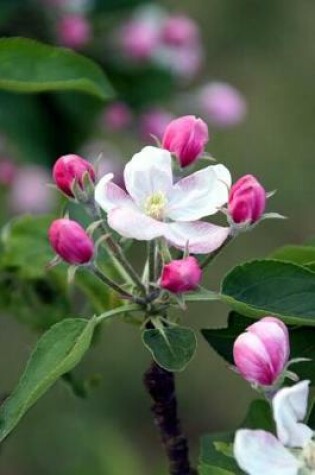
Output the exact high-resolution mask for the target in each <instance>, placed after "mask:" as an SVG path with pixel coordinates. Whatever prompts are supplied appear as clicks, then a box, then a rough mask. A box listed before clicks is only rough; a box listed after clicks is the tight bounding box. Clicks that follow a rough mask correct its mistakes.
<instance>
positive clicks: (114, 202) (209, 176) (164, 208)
mask: <svg viewBox="0 0 315 475" xmlns="http://www.w3.org/2000/svg"><path fill="white" fill-rule="evenodd" d="M174 41H175V39H174ZM116 112H117V111H116ZM208 140H209V132H208V127H207V125H206V123H205V122H204V121H203V120H202V119H200V118H197V117H195V116H193V115H188V116H183V117H179V118H176V119H173V120H171V121H170V122H169V123H168V124H167V126H166V128H165V131H164V133H163V136H162V141H161V145H160V147H153V146H148V147H144V148H143V149H142V150H141V151H140V152H139V153H136V154H135V155H134V156H133V157H132V159H131V160H130V161H129V162H128V163H127V164H126V166H125V170H124V183H123V186H119V184H118V182H117V179H116V180H115V181H114V180H113V178H114V175H113V173H111V170H106V171H107V173H106V174H105V175H104V176H102V177H101V178H100V179H98V178H96V173H95V170H94V168H93V166H92V165H91V163H90V162H89V161H87V160H86V159H84V158H82V157H80V156H78V155H74V154H69V155H64V156H62V157H60V158H59V159H58V160H57V161H56V163H55V165H54V167H53V178H54V182H55V184H56V186H57V188H58V189H59V190H60V191H62V193H63V194H65V195H66V197H67V198H69V199H71V200H75V201H76V202H77V203H79V204H81V205H82V206H83V207H84V208H85V210H86V211H87V213H88V214H89V215H90V216H92V218H93V220H94V222H93V223H92V224H91V226H90V227H89V229H90V230H93V231H92V232H93V233H94V231H95V230H96V229H97V230H98V233H99V231H100V229H101V230H102V231H101V232H102V234H103V236H100V240H101V241H102V239H103V237H104V238H105V246H107V244H108V243H109V248H108V249H107V250H108V252H109V255H110V256H111V257H114V262H116V263H117V261H118V263H119V265H120V266H119V269H120V271H121V268H123V269H124V273H123V276H124V277H125V276H126V273H127V274H128V275H129V279H131V281H132V282H133V283H134V286H135V287H132V288H131V289H130V291H131V292H132V291H133V290H134V289H135V288H136V289H137V290H136V294H135V295H133V294H132V293H129V291H126V288H128V285H130V280H129V284H128V285H127V287H126V285H125V286H122V287H119V285H117V284H116V283H113V282H111V281H110V280H109V278H108V276H104V275H103V274H102V272H101V271H100V270H99V269H98V268H97V267H95V266H96V262H97V249H98V245H94V241H93V239H92V238H91V237H90V235H89V232H87V231H85V230H84V229H83V228H82V226H81V225H80V224H79V223H77V222H75V221H72V220H71V219H68V218H62V219H58V220H56V221H54V222H53V223H52V225H51V228H50V230H49V239H50V243H51V246H52V248H53V249H54V251H55V252H56V254H57V255H58V256H59V258H61V259H62V260H64V261H66V262H67V263H69V264H72V265H75V266H78V265H86V267H87V268H88V269H89V270H92V271H93V272H94V273H96V275H97V277H100V276H101V277H100V278H101V279H102V280H103V281H104V282H106V283H107V284H108V283H109V285H110V286H111V287H112V288H114V289H115V290H116V291H118V292H119V293H120V295H121V296H122V298H131V299H134V301H136V302H139V299H140V301H141V302H147V301H149V302H150V304H151V303H152V298H158V297H156V296H158V295H159V294H160V293H161V294H163V295H165V291H167V292H169V295H171V294H182V293H185V292H193V291H194V290H196V289H197V288H198V287H199V285H200V283H201V279H202V269H203V268H204V267H205V265H207V264H208V263H209V262H210V261H211V259H212V256H213V255H215V254H216V253H217V252H219V251H220V250H221V249H222V248H223V247H224V246H225V244H226V243H227V242H228V241H229V239H230V238H231V237H233V236H234V235H236V233H235V227H244V228H246V229H247V227H248V226H252V225H253V224H255V223H257V222H258V221H259V220H260V219H261V217H262V214H263V212H264V209H265V205H266V192H265V190H264V188H263V187H262V186H261V185H260V184H259V183H258V181H257V180H256V179H255V178H254V177H252V176H251V175H247V176H245V177H243V178H241V179H240V180H238V181H237V182H236V183H235V184H234V185H232V178H231V175H230V172H229V170H228V169H227V168H226V167H225V166H223V165H221V164H215V165H209V166H206V167H204V168H202V169H200V170H199V171H197V172H194V173H192V174H190V175H188V176H184V177H182V178H180V179H179V180H178V179H176V180H175V179H174V178H175V177H174V176H173V164H174V160H175V162H177V165H178V166H177V171H178V170H180V173H184V172H185V169H186V167H188V166H189V167H192V166H193V165H194V164H196V163H197V162H198V160H200V159H201V158H202V156H203V155H204V154H205V146H206V144H207V142H208ZM173 159H174V160H173ZM224 206H226V207H227V208H224ZM224 209H226V213H227V214H228V226H218V225H215V224H212V223H209V222H207V221H202V220H201V218H203V217H207V216H211V215H213V214H215V213H217V212H218V211H220V210H224ZM101 211H104V212H105V213H106V217H104V215H102V212H101ZM113 231H115V232H116V233H118V234H119V235H120V236H122V237H123V238H124V239H135V240H141V241H152V242H153V243H154V246H157V247H155V248H154V249H155V251H154V252H153V254H152V252H151V254H150V252H149V253H148V260H147V266H149V267H150V265H151V264H152V259H153V260H156V262H155V264H154V265H153V267H152V268H150V270H149V271H148V272H144V273H143V276H144V277H143V279H144V280H141V279H140V277H139V276H138V273H137V272H136V271H135V270H134V269H132V267H131V265H130V263H129V262H128V260H127V258H126V256H124V252H123V249H122V248H121V247H120V244H119V242H117V241H116V240H115V237H114V235H113ZM97 242H99V241H97ZM106 243H107V244H106ZM162 243H164V244H162ZM159 246H161V248H159ZM163 246H164V247H163ZM171 248H177V249H178V250H180V251H182V252H183V257H182V258H181V259H178V258H176V259H175V258H173V257H172V253H171ZM158 249H159V250H158ZM194 254H197V255H198V254H199V255H202V254H204V255H205V254H207V255H208V256H207V257H206V258H205V259H204V260H203V261H201V260H200V258H199V259H198V258H197V257H195V256H194ZM152 256H153V257H152ZM87 264H88V265H87ZM157 269H161V271H160V272H159V275H157ZM145 279H149V280H145ZM157 288H158V289H159V291H158V292H157ZM152 292H153V293H152ZM167 292H166V293H167ZM140 294H141V295H140ZM144 295H145V296H144ZM152 295H153V297H152ZM146 299H147V300H146ZM265 326H269V327H270V330H268V332H267V333H266V335H267V336H266V338H265V339H264V334H263V329H264V328H265ZM272 332H273V333H272ZM271 333H272V337H273V338H274V336H275V335H278V337H279V338H278V339H279V342H278V343H279V347H278V348H275V346H273V347H272V351H273V353H272V358H271V359H270V361H269V360H268V361H265V363H264V364H265V366H264V365H263V364H262V360H261V359H259V358H261V357H265V356H266V355H267V354H268V357H269V356H270V355H269V353H268V351H269V350H270V344H269V343H270V341H269V340H268V335H270V334H271ZM285 336H286V338H287V334H286V330H285V327H284V326H283V324H282V323H281V322H278V323H277V322H276V320H275V319H270V318H269V319H264V321H262V322H259V323H257V324H254V325H252V326H251V327H250V328H249V329H248V331H247V332H246V334H245V335H242V336H241V337H239V339H238V340H237V342H236V344H235V362H236V365H237V367H238V368H239V371H240V372H241V373H242V374H243V375H244V377H246V378H247V379H248V380H251V381H259V383H260V384H264V385H271V384H272V383H273V382H274V381H275V379H276V378H277V377H278V376H279V374H280V373H281V371H283V369H284V366H285V364H286V362H287V358H288V354H287V352H286V350H285V348H283V346H281V345H282V344H283V338H284V337H285ZM281 337H282V340H281ZM253 340H255V344H253V346H254V347H255V348H256V349H257V354H255V353H254V352H249V353H250V354H251V357H252V358H253V359H252V360H251V359H250V357H249V356H248V355H249V353H248V351H247V352H246V348H247V347H246V345H249V347H250V345H251V344H252V341H253ZM256 340H257V342H258V343H259V345H260V346H259V345H258V343H257V342H256ZM281 351H282V352H281ZM255 362H256V363H257V364H256V363H255ZM255 364H256V366H255ZM267 369H268V371H269V373H268V372H267ZM250 371H252V373H254V371H256V372H257V374H256V373H255V374H250ZM259 371H261V373H259Z"/></svg>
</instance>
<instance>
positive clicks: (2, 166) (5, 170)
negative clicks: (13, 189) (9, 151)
mask: <svg viewBox="0 0 315 475" xmlns="http://www.w3.org/2000/svg"><path fill="white" fill-rule="evenodd" d="M15 174H16V165H15V164H14V163H13V161H12V160H10V159H9V158H0V185H4V186H9V185H11V183H12V182H13V180H14V177H15Z"/></svg>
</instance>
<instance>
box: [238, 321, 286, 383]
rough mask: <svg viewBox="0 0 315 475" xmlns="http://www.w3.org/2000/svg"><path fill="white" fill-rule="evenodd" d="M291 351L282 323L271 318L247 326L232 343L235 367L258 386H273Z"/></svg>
mask: <svg viewBox="0 0 315 475" xmlns="http://www.w3.org/2000/svg"><path fill="white" fill-rule="evenodd" d="M289 354H290V344H289V334H288V330H287V327H286V326H285V324H284V323H283V322H282V321H281V320H279V319H277V318H274V317H265V318H262V319H261V320H260V321H259V322H257V323H254V324H253V325H250V326H249V327H248V328H247V329H246V331H245V332H244V333H242V334H241V335H239V336H238V337H237V339H236V340H235V343H234V348H233V356H234V362H235V366H236V367H237V369H238V371H239V372H240V374H241V375H242V376H243V378H244V379H246V380H247V381H249V382H250V383H253V384H258V385H261V386H272V385H273V384H274V383H275V382H276V381H277V380H278V378H279V377H280V376H281V374H282V373H283V371H284V370H285V368H286V365H287V363H288V359H289Z"/></svg>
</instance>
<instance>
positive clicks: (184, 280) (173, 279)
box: [160, 256, 202, 294]
mask: <svg viewBox="0 0 315 475" xmlns="http://www.w3.org/2000/svg"><path fill="white" fill-rule="evenodd" d="M201 277H202V270H201V269H200V266H199V263H198V261H197V259H196V258H195V257H192V256H189V257H186V258H184V259H180V260H173V261H171V262H170V263H168V264H165V266H164V267H163V271H162V275H161V280H160V285H161V287H162V288H163V289H167V290H169V291H170V292H173V293H174V294H179V293H182V292H189V291H191V290H195V289H196V288H197V287H198V285H199V283H200V281H201Z"/></svg>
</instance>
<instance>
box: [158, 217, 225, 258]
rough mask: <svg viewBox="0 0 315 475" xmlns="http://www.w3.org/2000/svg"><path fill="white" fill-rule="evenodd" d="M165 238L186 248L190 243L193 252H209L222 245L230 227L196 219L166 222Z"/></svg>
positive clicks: (179, 246) (174, 244) (190, 250)
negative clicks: (193, 220) (187, 221)
mask: <svg viewBox="0 0 315 475" xmlns="http://www.w3.org/2000/svg"><path fill="white" fill-rule="evenodd" d="M165 226H166V227H165V233H164V236H165V238H166V239H167V240H168V241H169V243H170V244H172V245H173V246H175V247H177V248H179V249H183V250H184V249H185V248H186V245H187V244H188V248H189V252H191V253H192V254H208V253H209V252H212V251H215V250H216V249H217V248H218V247H220V246H221V245H222V244H223V243H224V241H225V240H226V238H227V237H228V235H229V232H230V229H229V228H223V227H221V226H216V225H214V224H210V223H205V222H203V221H195V222H193V223H166V224H165Z"/></svg>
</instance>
